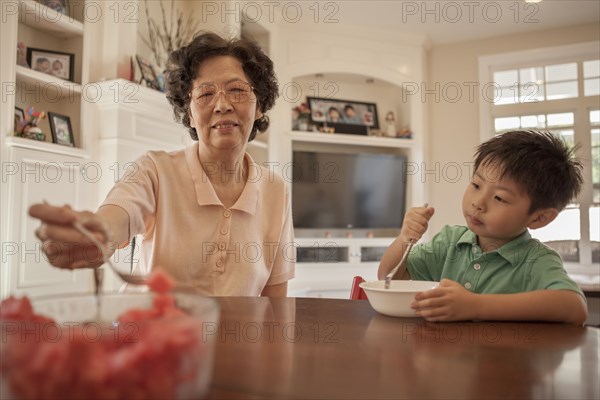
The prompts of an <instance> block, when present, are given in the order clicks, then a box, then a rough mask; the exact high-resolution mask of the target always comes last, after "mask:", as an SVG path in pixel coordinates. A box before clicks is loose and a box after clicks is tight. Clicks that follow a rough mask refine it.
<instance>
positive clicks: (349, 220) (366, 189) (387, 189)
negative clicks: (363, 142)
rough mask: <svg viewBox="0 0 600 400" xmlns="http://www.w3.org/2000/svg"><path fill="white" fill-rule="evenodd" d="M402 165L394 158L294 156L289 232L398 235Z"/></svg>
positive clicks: (403, 162) (403, 186) (403, 181)
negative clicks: (391, 232)
mask: <svg viewBox="0 0 600 400" xmlns="http://www.w3.org/2000/svg"><path fill="white" fill-rule="evenodd" d="M406 162H407V159H406V157H405V156H403V155H396V154H372V153H353V154H346V153H321V152H311V151H294V153H293V173H292V213H293V214H292V215H293V219H294V228H296V229H320V230H322V229H367V230H369V231H373V230H381V229H398V230H399V228H400V227H401V226H402V219H403V217H404V212H405V202H406Z"/></svg>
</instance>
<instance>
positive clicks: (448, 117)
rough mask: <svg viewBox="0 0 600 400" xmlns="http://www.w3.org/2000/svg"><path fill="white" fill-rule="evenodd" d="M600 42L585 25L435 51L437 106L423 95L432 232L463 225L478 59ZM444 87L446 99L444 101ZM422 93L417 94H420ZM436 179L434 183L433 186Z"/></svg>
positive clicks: (474, 138) (475, 132) (431, 57)
mask: <svg viewBox="0 0 600 400" xmlns="http://www.w3.org/2000/svg"><path fill="white" fill-rule="evenodd" d="M599 39H600V29H599V27H598V24H597V23H596V24H588V25H582V26H574V27H568V28H561V29H551V30H545V31H540V32H536V33H529V34H519V35H509V36H503V37H498V38H493V39H487V40H478V41H471V42H461V43H455V44H447V45H438V46H433V47H432V48H431V50H430V51H429V54H428V60H427V69H428V73H427V82H426V86H425V88H426V89H428V90H430V89H434V88H435V87H436V84H437V85H439V88H440V90H439V91H437V92H436V93H438V94H440V98H439V102H438V101H436V99H435V96H434V94H428V95H426V96H425V100H426V102H427V113H428V122H429V134H430V140H429V160H428V161H427V162H426V168H427V170H435V167H436V163H437V164H438V165H439V173H437V174H434V173H431V174H427V175H426V176H424V177H423V178H424V179H423V182H424V183H425V184H426V185H428V188H429V193H430V199H429V203H430V204H431V205H433V206H435V207H436V214H435V216H434V217H433V219H432V220H431V222H430V228H429V229H430V231H431V232H437V231H438V230H439V229H440V228H441V227H443V226H444V225H445V224H464V220H463V217H462V211H461V200H462V195H463V192H464V189H465V188H466V185H467V183H468V182H469V178H470V176H469V174H468V172H469V168H468V166H467V165H464V164H465V163H470V162H471V161H472V155H473V152H474V149H475V147H476V146H477V145H478V144H479V143H480V140H479V133H480V132H479V95H480V94H481V91H480V90H475V96H473V98H469V95H468V94H469V91H468V85H471V82H478V80H479V78H478V57H479V56H482V55H489V54H499V53H506V52H512V51H519V50H527V49H536V48H543V47H551V46H558V45H563V44H573V43H579V42H588V41H592V40H599ZM445 85H446V88H448V90H447V93H446V94H447V97H448V98H447V99H444V96H443V94H444V90H443V88H444V86H445ZM453 86H454V87H457V86H458V87H461V88H462V89H463V90H462V96H461V97H458V96H456V93H457V92H455V91H450V88H451V87H453ZM421 94H422V92H420V93H418V94H415V95H421ZM452 163H456V164H458V165H461V166H462V170H461V173H462V175H461V177H460V179H458V180H457V179H455V177H456V174H455V172H456V171H457V169H456V168H454V166H455V165H456V164H452ZM436 180H437V181H436Z"/></svg>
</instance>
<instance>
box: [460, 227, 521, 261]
mask: <svg viewBox="0 0 600 400" xmlns="http://www.w3.org/2000/svg"><path fill="white" fill-rule="evenodd" d="M529 240H531V234H530V233H529V231H528V230H527V229H525V232H523V233H522V234H521V235H520V236H518V237H516V238H514V239H513V240H511V241H510V242H508V243H506V244H505V245H504V246H502V247H500V248H499V249H496V250H493V251H489V252H487V254H492V253H498V254H499V255H500V256H501V257H502V258H504V259H505V260H506V261H508V262H509V263H511V265H513V266H515V265H518V264H519V263H520V262H521V259H522V258H523V257H524V255H525V252H524V251H523V248H524V247H525V246H527V243H528V242H529ZM456 244H457V245H460V244H464V245H470V246H471V248H472V247H474V246H478V247H479V245H478V244H477V235H475V233H474V232H473V231H471V230H470V229H467V230H466V231H465V233H463V234H462V236H461V237H460V239H458V241H457V242H456Z"/></svg>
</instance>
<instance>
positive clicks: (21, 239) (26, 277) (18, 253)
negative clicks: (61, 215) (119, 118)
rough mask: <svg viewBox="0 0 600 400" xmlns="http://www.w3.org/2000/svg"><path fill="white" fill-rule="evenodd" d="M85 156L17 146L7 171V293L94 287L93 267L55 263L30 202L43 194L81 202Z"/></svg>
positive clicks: (55, 200)
mask: <svg viewBox="0 0 600 400" xmlns="http://www.w3.org/2000/svg"><path fill="white" fill-rule="evenodd" d="M84 166H85V164H84V159H82V158H79V157H69V156H66V155H64V154H53V153H48V152H45V151H39V150H34V149H27V148H19V147H12V148H10V150H9V162H8V164H7V165H6V166H5V168H4V171H5V172H6V173H3V180H5V182H3V185H2V186H3V190H4V189H8V195H7V196H6V198H7V199H8V204H7V205H5V206H7V207H8V210H10V211H9V212H8V213H7V214H8V218H7V221H6V223H7V224H8V225H7V226H6V229H7V239H8V240H7V241H6V242H4V243H2V247H3V248H2V257H3V260H2V264H3V268H2V272H1V275H0V276H1V277H2V293H1V297H2V298H4V297H7V296H8V295H28V296H37V295H48V294H59V293H60V294H64V293H73V292H83V291H87V290H89V289H90V288H91V272H90V270H87V269H86V270H78V271H68V270H61V269H58V268H55V267H53V266H51V265H50V263H49V262H48V260H47V259H46V257H45V256H44V255H43V253H42V252H41V243H40V241H39V240H38V239H37V238H36V237H35V233H34V232H35V229H36V228H37V227H38V226H39V221H38V220H35V219H33V218H31V217H29V215H28V209H29V206H30V205H31V204H33V203H39V202H42V201H44V200H46V201H48V202H49V203H51V204H56V205H62V204H69V205H71V206H72V207H74V208H79V207H80V206H81V201H80V194H81V193H82V188H81V186H82V184H83V182H82V181H83V179H82V174H81V170H82V168H83V167H84Z"/></svg>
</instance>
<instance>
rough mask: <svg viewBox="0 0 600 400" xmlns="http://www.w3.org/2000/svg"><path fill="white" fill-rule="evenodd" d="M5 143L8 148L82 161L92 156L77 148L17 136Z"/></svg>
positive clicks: (9, 138) (7, 139)
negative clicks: (30, 150)
mask: <svg viewBox="0 0 600 400" xmlns="http://www.w3.org/2000/svg"><path fill="white" fill-rule="evenodd" d="M4 143H5V144H6V146H8V147H20V148H24V149H32V150H40V151H44V152H46V153H54V154H62V155H67V156H72V157H78V158H82V159H87V158H90V154H89V153H88V152H87V151H85V150H83V149H80V148H77V147H69V146H63V145H60V144H56V143H49V142H42V141H39V140H32V139H25V138H22V137H17V136H11V137H7V138H6V140H5V141H4Z"/></svg>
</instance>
